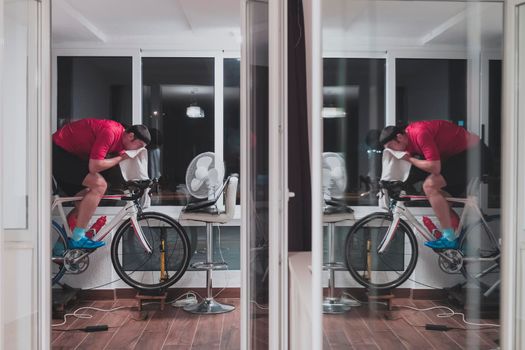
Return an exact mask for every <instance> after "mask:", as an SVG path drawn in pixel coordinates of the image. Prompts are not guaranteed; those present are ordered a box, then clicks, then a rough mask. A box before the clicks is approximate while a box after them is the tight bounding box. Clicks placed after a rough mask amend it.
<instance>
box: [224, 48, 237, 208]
mask: <svg viewBox="0 0 525 350" xmlns="http://www.w3.org/2000/svg"><path fill="white" fill-rule="evenodd" d="M240 74H241V60H240V59H238V58H225V59H224V163H225V166H226V173H227V174H231V173H237V174H239V173H240V170H241V169H240V168H241V164H240V162H241V159H240V158H241V145H240V141H241V127H240V123H241V114H240V111H241V88H240V85H241V75H240ZM237 193H238V194H239V197H237V204H239V203H240V192H237Z"/></svg>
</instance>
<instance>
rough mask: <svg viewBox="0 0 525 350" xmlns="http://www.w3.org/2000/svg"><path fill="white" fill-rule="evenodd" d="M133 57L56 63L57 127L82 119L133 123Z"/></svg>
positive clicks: (61, 59) (63, 58)
mask: <svg viewBox="0 0 525 350" xmlns="http://www.w3.org/2000/svg"><path fill="white" fill-rule="evenodd" d="M131 65H132V60H131V57H69V56H60V57H58V59H57V127H61V126H62V125H64V124H65V123H67V122H70V121H73V120H78V119H83V118H100V119H112V120H116V121H119V122H121V123H125V124H131V120H132V117H131V115H132V102H131V101H132V89H131V85H132V67H131Z"/></svg>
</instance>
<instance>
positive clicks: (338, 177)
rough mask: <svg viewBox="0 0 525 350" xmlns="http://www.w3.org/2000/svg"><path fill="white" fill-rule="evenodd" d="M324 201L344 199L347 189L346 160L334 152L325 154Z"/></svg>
mask: <svg viewBox="0 0 525 350" xmlns="http://www.w3.org/2000/svg"><path fill="white" fill-rule="evenodd" d="M322 159H323V199H324V202H325V203H327V204H328V202H330V201H332V200H334V199H343V197H344V193H345V189H346V181H347V177H346V164H345V160H344V158H343V157H342V156H341V155H340V154H338V153H334V152H324V153H323V157H322Z"/></svg>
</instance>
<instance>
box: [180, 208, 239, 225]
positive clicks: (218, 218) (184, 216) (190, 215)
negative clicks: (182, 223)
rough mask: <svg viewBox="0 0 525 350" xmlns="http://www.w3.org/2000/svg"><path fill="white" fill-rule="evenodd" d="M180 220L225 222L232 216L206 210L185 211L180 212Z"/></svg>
mask: <svg viewBox="0 0 525 350" xmlns="http://www.w3.org/2000/svg"><path fill="white" fill-rule="evenodd" d="M179 220H192V221H200V222H210V223H213V224H225V223H227V222H228V221H230V220H231V217H230V216H229V215H228V214H227V213H226V212H222V213H206V212H198V211H196V212H191V211H189V212H185V211H183V212H182V213H180V216H179Z"/></svg>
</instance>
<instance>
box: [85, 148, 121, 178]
mask: <svg viewBox="0 0 525 350" xmlns="http://www.w3.org/2000/svg"><path fill="white" fill-rule="evenodd" d="M124 159H128V156H127V154H126V153H123V154H122V155H119V156H116V157H113V158H108V159H90V160H89V172H90V173H100V172H101V171H104V170H107V169H109V168H112V167H114V166H115V165H117V164H118V163H120V162H122V161H123V160H124Z"/></svg>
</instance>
